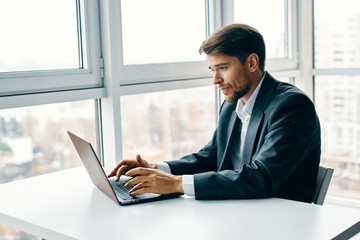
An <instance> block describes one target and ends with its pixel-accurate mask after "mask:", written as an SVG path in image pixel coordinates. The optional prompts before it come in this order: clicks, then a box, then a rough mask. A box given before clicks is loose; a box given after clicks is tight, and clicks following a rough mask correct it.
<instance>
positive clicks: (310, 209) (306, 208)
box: [0, 167, 360, 240]
mask: <svg viewBox="0 0 360 240" xmlns="http://www.w3.org/2000/svg"><path fill="white" fill-rule="evenodd" d="M359 220H360V210H359V209H351V208H347V207H338V206H332V205H329V206H326V205H325V206H317V205H311V204H306V203H300V202H295V201H288V200H283V199H276V198H272V199H259V200H226V201H198V200H195V199H193V198H186V197H180V198H177V199H171V200H164V201H158V202H151V203H144V204H138V205H131V206H125V207H123V206H119V205H117V204H115V202H113V201H112V200H111V199H109V198H108V197H107V196H106V195H105V194H103V193H102V192H100V191H99V190H98V189H97V188H95V187H94V186H93V184H92V182H91V181H90V178H89V177H88V176H87V174H86V172H85V170H84V169H83V167H79V168H74V169H70V170H66V171H62V172H58V173H52V174H48V175H43V176H39V177H33V178H29V179H26V180H21V181H16V182H11V183H7V184H2V185H0V222H1V223H3V224H6V225H9V226H12V227H14V228H17V229H19V230H23V231H25V232H28V233H30V234H34V235H37V236H41V237H43V238H46V239H50V240H52V239H85V240H87V239H90V240H91V239H97V240H98V239H114V238H115V239H210V240H211V239H301V240H303V239H308V240H310V239H316V240H319V239H330V238H332V237H334V236H336V235H337V234H339V233H340V232H342V231H344V230H345V229H347V228H348V227H350V226H351V225H353V224H355V223H356V222H357V221H359ZM115 236H118V237H115Z"/></svg>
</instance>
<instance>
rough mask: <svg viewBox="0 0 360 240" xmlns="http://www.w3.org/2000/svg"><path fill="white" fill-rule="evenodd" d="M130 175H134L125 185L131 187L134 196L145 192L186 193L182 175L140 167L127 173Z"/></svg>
mask: <svg viewBox="0 0 360 240" xmlns="http://www.w3.org/2000/svg"><path fill="white" fill-rule="evenodd" d="M125 175H126V176H128V177H132V176H134V178H133V179H131V180H129V181H128V182H127V183H126V184H125V187H126V188H129V187H132V186H134V187H133V188H132V189H131V190H130V194H131V195H132V196H135V195H139V194H143V193H158V194H168V193H184V190H183V188H182V176H175V175H172V174H168V173H165V172H163V171H161V170H158V169H150V168H143V167H138V168H134V169H131V170H130V171H128V172H127V173H126V174H125Z"/></svg>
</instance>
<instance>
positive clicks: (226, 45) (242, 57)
mask: <svg viewBox="0 0 360 240" xmlns="http://www.w3.org/2000/svg"><path fill="white" fill-rule="evenodd" d="M199 52H200V54H201V53H203V52H204V53H205V54H206V55H211V54H215V53H223V54H226V55H229V56H232V57H237V58H238V59H239V61H240V62H241V63H242V64H244V63H245V61H246V59H247V58H248V56H249V55H250V54H252V53H256V54H257V55H258V56H259V69H260V70H261V71H262V72H264V68H265V42H264V39H263V36H262V35H261V34H260V33H259V31H257V30H256V29H255V28H253V27H250V26H248V25H245V24H236V23H235V24H230V25H226V26H223V27H221V28H219V29H217V30H216V31H215V32H214V33H213V34H211V36H210V37H208V38H207V39H206V40H205V41H204V42H203V43H202V45H201V46H200V49H199Z"/></svg>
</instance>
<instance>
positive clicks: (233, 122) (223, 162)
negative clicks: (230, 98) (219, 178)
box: [218, 111, 241, 170]
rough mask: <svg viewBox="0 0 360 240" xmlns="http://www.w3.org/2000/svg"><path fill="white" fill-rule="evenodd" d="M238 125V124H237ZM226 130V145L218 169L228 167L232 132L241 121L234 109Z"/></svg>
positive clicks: (233, 132)
mask: <svg viewBox="0 0 360 240" xmlns="http://www.w3.org/2000/svg"><path fill="white" fill-rule="evenodd" d="M239 125H240V126H239ZM228 126H229V127H228V132H227V136H228V137H227V139H226V141H227V142H226V147H225V151H224V154H223V158H222V159H221V161H220V165H219V167H218V170H224V169H230V164H231V161H230V153H231V147H232V139H233V138H234V134H235V133H236V132H237V131H235V130H236V129H238V128H239V127H241V121H240V119H239V118H238V116H237V114H236V111H233V113H232V115H231V117H230V120H229V125H228Z"/></svg>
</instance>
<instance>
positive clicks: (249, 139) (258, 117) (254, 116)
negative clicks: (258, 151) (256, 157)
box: [242, 72, 277, 163]
mask: <svg viewBox="0 0 360 240" xmlns="http://www.w3.org/2000/svg"><path fill="white" fill-rule="evenodd" d="M276 86H277V81H276V80H275V79H274V78H273V77H272V76H271V75H270V74H269V73H268V72H267V73H266V75H265V78H264V80H263V83H262V85H261V88H260V89H259V93H258V97H257V99H256V100H255V104H254V108H253V110H252V113H251V119H250V122H249V126H248V129H247V132H246V137H245V143H244V150H243V154H242V159H243V162H244V163H251V158H252V155H253V152H254V148H255V147H256V145H257V142H256V141H257V140H256V136H257V134H258V131H259V128H260V124H261V122H262V120H263V118H264V110H265V108H266V106H267V104H268V103H269V102H270V100H271V97H272V95H273V91H274V89H275V88H276ZM259 96H260V97H259Z"/></svg>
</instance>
